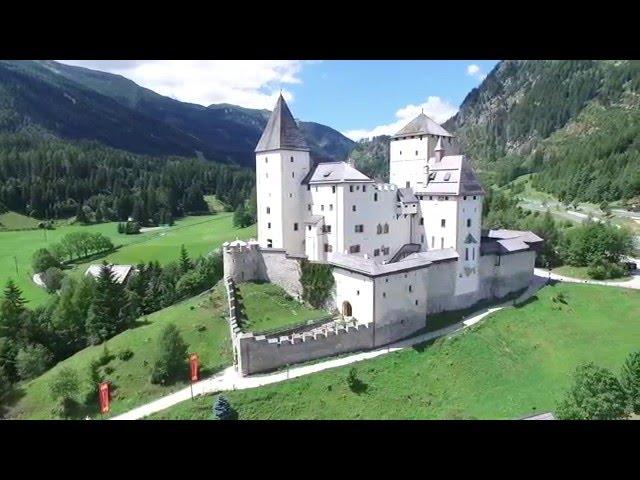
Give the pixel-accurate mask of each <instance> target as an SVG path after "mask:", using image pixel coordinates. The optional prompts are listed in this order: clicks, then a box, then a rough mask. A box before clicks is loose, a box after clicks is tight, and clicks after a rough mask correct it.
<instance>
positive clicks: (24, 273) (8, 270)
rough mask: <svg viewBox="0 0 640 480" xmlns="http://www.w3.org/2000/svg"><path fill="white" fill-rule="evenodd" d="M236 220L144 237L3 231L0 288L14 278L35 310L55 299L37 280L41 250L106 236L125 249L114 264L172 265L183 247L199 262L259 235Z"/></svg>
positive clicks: (179, 226) (189, 223)
mask: <svg viewBox="0 0 640 480" xmlns="http://www.w3.org/2000/svg"><path fill="white" fill-rule="evenodd" d="M232 220H233V214H232V213H220V214H218V215H206V216H197V217H186V218H184V219H180V220H177V221H176V224H175V226H173V227H170V228H168V229H165V230H160V231H154V232H147V233H141V234H139V235H124V234H119V233H117V228H116V227H117V224H116V223H101V224H98V225H89V226H80V225H65V226H61V227H59V228H56V229H55V230H30V231H13V232H0V288H2V287H4V285H5V284H6V282H7V280H8V279H9V278H13V279H14V280H15V281H16V282H17V283H18V285H19V287H20V288H21V289H22V291H23V293H24V296H25V298H26V299H27V300H29V302H30V303H29V306H30V307H32V308H33V307H34V306H36V305H38V304H40V303H42V302H44V301H46V299H47V298H48V297H49V295H48V294H47V293H46V292H45V291H44V290H43V289H41V288H40V287H38V286H37V285H35V284H34V283H33V281H32V279H31V277H32V275H33V272H32V271H31V257H32V255H33V253H34V252H35V251H36V250H38V249H39V248H43V247H47V246H48V245H51V244H52V243H56V242H58V241H59V240H60V239H61V238H62V237H63V236H64V235H66V234H68V233H70V232H73V231H87V232H100V233H103V234H104V235H107V236H109V237H110V238H111V240H112V241H113V243H114V244H115V245H119V246H120V248H119V249H118V250H117V251H115V252H113V253H112V254H110V255H108V256H106V257H104V259H105V260H107V261H108V262H112V263H138V262H140V261H144V262H147V261H149V260H159V261H160V262H161V263H166V262H168V261H171V260H175V259H177V258H178V256H179V254H180V245H181V244H183V243H184V245H185V247H186V248H187V250H188V251H189V254H190V255H191V256H192V257H196V256H198V255H200V254H204V253H207V252H209V251H211V250H214V249H215V248H217V247H219V246H220V245H221V244H222V243H224V242H225V241H227V240H234V239H235V238H236V237H238V238H249V237H252V236H255V235H256V227H255V225H254V226H251V227H248V228H244V229H236V228H235V227H233V223H232ZM99 261H102V259H99V260H92V261H91V262H86V263H83V264H80V265H77V266H75V267H74V268H73V270H71V271H67V273H70V274H74V275H79V274H82V273H83V272H84V271H85V270H86V267H87V265H88V264H89V263H96V262H99ZM16 268H17V272H16Z"/></svg>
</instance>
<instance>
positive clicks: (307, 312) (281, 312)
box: [238, 283, 328, 333]
mask: <svg viewBox="0 0 640 480" xmlns="http://www.w3.org/2000/svg"><path fill="white" fill-rule="evenodd" d="M238 291H239V294H240V298H241V302H242V306H243V307H244V312H245V313H244V320H243V325H242V327H243V330H245V331H247V332H249V331H251V332H254V333H259V332H263V331H266V330H271V329H273V328H279V327H283V326H286V325H292V324H297V323H301V322H305V321H307V320H315V319H319V318H320V317H324V316H326V315H328V313H327V312H325V311H323V310H315V309H312V308H308V307H305V306H304V305H302V304H300V303H299V302H298V301H296V300H294V299H293V298H291V297H290V296H289V295H287V293H286V292H285V291H284V290H283V289H282V288H280V287H279V286H277V285H274V284H272V283H242V284H240V285H238Z"/></svg>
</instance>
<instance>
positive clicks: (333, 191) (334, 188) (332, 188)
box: [331, 185, 336, 193]
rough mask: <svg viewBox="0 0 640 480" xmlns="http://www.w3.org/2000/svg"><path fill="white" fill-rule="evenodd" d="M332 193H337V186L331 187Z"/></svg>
mask: <svg viewBox="0 0 640 480" xmlns="http://www.w3.org/2000/svg"><path fill="white" fill-rule="evenodd" d="M331 193H336V186H335V185H331Z"/></svg>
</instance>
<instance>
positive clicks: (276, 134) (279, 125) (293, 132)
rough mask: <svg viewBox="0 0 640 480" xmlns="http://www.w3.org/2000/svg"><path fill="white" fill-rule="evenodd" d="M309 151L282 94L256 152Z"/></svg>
mask: <svg viewBox="0 0 640 480" xmlns="http://www.w3.org/2000/svg"><path fill="white" fill-rule="evenodd" d="M280 149H283V150H309V146H308V145H307V142H306V141H305V139H304V136H303V135H302V132H300V129H298V125H297V124H296V121H295V120H294V119H293V115H291V111H290V110H289V107H288V106H287V102H285V101H284V98H283V97H282V94H280V96H279V97H278V101H277V102H276V106H275V108H274V109H273V112H272V113H271V117H270V118H269V121H268V122H267V126H266V127H265V129H264V132H262V136H261V137H260V140H259V141H258V146H257V147H256V152H265V151H267V150H280Z"/></svg>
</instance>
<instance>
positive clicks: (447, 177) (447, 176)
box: [444, 172, 451, 182]
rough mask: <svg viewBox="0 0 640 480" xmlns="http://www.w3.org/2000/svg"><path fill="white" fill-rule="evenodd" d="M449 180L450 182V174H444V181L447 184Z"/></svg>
mask: <svg viewBox="0 0 640 480" xmlns="http://www.w3.org/2000/svg"><path fill="white" fill-rule="evenodd" d="M449 180H451V172H447V173H445V174H444V181H445V182H448V181H449Z"/></svg>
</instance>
